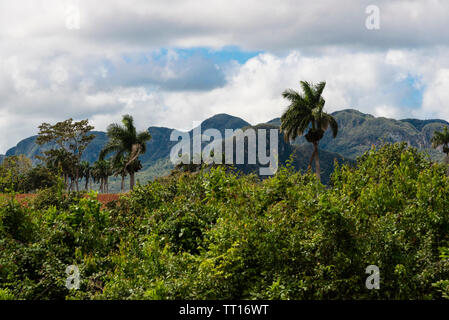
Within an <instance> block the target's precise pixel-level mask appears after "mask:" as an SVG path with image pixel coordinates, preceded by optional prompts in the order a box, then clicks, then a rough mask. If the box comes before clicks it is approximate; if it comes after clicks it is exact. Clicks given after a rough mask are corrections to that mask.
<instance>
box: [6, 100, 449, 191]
mask: <svg viewBox="0 0 449 320" xmlns="http://www.w3.org/2000/svg"><path fill="white" fill-rule="evenodd" d="M332 115H333V116H334V117H335V118H336V120H337V122H338V124H339V133H338V136H337V138H336V139H333V138H332V136H331V133H330V132H329V131H328V132H326V134H325V135H324V137H323V139H322V140H321V142H320V160H321V161H320V162H321V168H322V171H323V176H322V177H323V182H325V181H327V180H328V177H329V174H330V172H331V171H332V170H333V162H334V159H335V158H336V159H337V160H339V161H343V162H345V161H346V162H351V159H355V158H356V157H358V156H360V155H362V154H363V153H364V152H365V151H367V150H368V149H369V148H371V146H372V145H380V144H382V143H383V142H398V141H406V142H407V143H409V144H410V145H411V146H414V147H416V148H418V149H420V150H423V151H425V152H427V153H429V155H430V156H431V157H432V158H433V159H434V160H442V159H443V158H444V155H443V154H442V153H441V152H440V151H438V150H434V149H432V148H431V142H430V139H431V137H432V135H433V133H434V131H435V130H441V129H442V127H443V126H445V125H449V123H448V122H446V121H444V120H438V119H433V120H418V119H404V120H395V119H388V118H383V117H374V116H372V115H369V114H364V113H362V112H359V111H357V110H353V109H346V110H341V111H336V112H334V113H332ZM261 126H262V127H263V126H268V127H272V128H276V127H277V128H278V127H279V126H280V118H275V119H272V120H270V121H268V122H267V123H265V124H263V123H262V124H259V125H257V126H255V127H259V128H261ZM249 127H251V124H250V123H248V122H247V121H245V120H243V119H241V118H238V117H234V116H231V115H228V114H224V113H222V114H217V115H215V116H213V117H210V118H208V119H206V120H204V121H203V122H202V123H201V128H202V132H203V133H204V131H205V130H207V129H211V128H214V129H217V130H218V131H220V133H221V134H222V136H223V137H224V130H225V129H233V130H235V129H239V128H249ZM268 127H267V128H268ZM148 131H149V132H150V134H151V136H152V139H151V140H150V141H149V142H148V144H147V150H148V151H147V152H146V153H145V154H143V155H142V156H141V161H142V164H143V170H142V171H141V172H140V173H139V174H138V175H137V179H139V180H140V181H141V183H143V182H145V181H147V180H148V179H153V178H154V177H157V176H160V175H163V174H166V173H168V172H169V171H170V170H171V169H172V168H173V165H172V164H171V162H170V161H169V155H170V150H171V148H172V147H173V146H174V145H175V144H177V143H178V142H177V141H170V134H171V132H172V131H173V129H171V128H166V127H154V126H153V127H149V128H148ZM192 131H193V129H192V130H190V131H189V134H190V137H192V135H193V134H192ZM92 133H93V134H94V135H95V139H94V140H93V141H92V142H91V144H90V145H89V146H88V148H87V149H86V151H85V153H84V155H83V160H86V161H89V162H91V163H92V162H94V161H95V160H97V159H98V155H99V153H100V150H101V149H102V147H103V146H104V145H105V143H106V142H107V136H106V133H105V132H101V131H93V132H92ZM36 137H37V136H32V137H29V138H26V139H24V140H22V141H20V142H19V143H18V144H17V146H15V147H13V148H11V149H9V150H8V151H7V152H6V156H10V155H18V154H24V155H26V156H27V157H29V158H31V159H32V160H33V163H37V159H36V155H38V154H40V153H41V152H42V150H45V148H48V147H49V146H46V147H40V146H38V145H36V143H35V140H36ZM208 143H209V142H206V143H203V145H205V144H208ZM279 148H280V163H285V161H286V159H288V157H289V156H290V154H292V153H293V154H294V155H295V157H296V159H297V163H295V165H296V166H297V168H298V169H301V170H306V169H307V165H308V163H309V158H310V155H311V153H312V146H311V145H310V144H309V143H307V142H306V141H305V139H304V138H303V137H301V138H298V139H296V140H295V141H294V142H293V144H292V145H290V144H287V143H285V142H284V141H283V138H282V137H279ZM1 160H2V156H1V155H0V161H1ZM257 168H258V167H257V166H252V165H247V166H246V167H242V166H240V169H241V170H242V171H244V172H252V171H257ZM112 180H113V182H112V184H113V185H114V183H115V182H114V179H112ZM112 188H113V189H114V187H112Z"/></svg>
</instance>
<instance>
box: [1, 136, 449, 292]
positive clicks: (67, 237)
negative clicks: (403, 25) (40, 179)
mask: <svg viewBox="0 0 449 320" xmlns="http://www.w3.org/2000/svg"><path fill="white" fill-rule="evenodd" d="M446 170H447V167H446V166H444V165H441V164H436V163H432V162H430V160H429V159H428V158H427V157H425V156H424V155H422V154H420V153H418V152H417V151H416V150H415V149H413V148H409V147H407V146H406V145H405V144H395V145H390V144H387V145H385V146H383V147H381V148H380V149H374V148H373V149H372V150H370V151H368V152H367V153H366V154H365V155H364V156H362V157H360V158H359V159H358V162H357V165H356V166H355V167H351V166H341V167H340V166H338V165H337V166H336V169H335V172H334V174H333V176H332V183H331V185H330V186H329V187H325V186H323V185H322V184H320V183H319V182H318V181H317V180H316V178H315V176H314V175H312V174H304V175H302V174H301V173H298V172H295V171H294V169H293V168H292V166H291V165H287V167H284V168H280V169H279V170H278V172H277V174H276V175H275V176H273V177H271V178H269V179H265V180H263V181H260V180H259V179H258V178H257V177H255V176H251V175H249V176H248V175H247V176H245V175H243V176H238V175H236V174H234V173H232V172H231V171H228V170H227V169H226V168H222V167H217V168H210V170H209V169H208V170H202V171H199V172H195V173H192V174H189V173H180V174H178V175H174V176H171V177H167V178H164V179H158V180H157V181H155V182H151V183H149V184H148V185H146V186H136V188H135V190H134V191H132V192H130V193H128V194H126V195H123V196H122V197H121V198H120V200H119V201H117V202H115V203H114V204H111V205H109V206H108V208H107V209H103V208H102V207H101V205H100V203H98V201H97V200H96V199H95V194H91V195H90V196H89V197H88V198H84V197H81V196H80V195H76V194H74V195H73V194H71V195H63V194H62V193H61V192H59V191H58V189H57V188H50V189H47V190H46V191H42V192H41V193H40V194H39V195H38V197H37V199H36V201H35V203H34V207H33V208H32V209H26V208H23V207H21V206H20V205H19V204H17V203H16V202H10V203H9V204H8V205H7V206H5V207H4V208H2V209H1V211H0V212H2V215H1V217H2V220H1V221H2V225H1V226H2V227H1V239H0V247H1V249H2V250H0V287H1V288H4V289H2V290H4V291H1V292H3V293H1V292H0V296H2V295H4V296H5V295H6V296H11V297H14V298H18V299H22V298H25V299H63V298H67V299H440V298H447V297H448V296H449V289H448V288H449V285H448V283H449V280H448V279H449V260H448V259H447V256H448V254H447V252H448V251H447V249H444V248H448V247H449V215H448V214H447V208H448V207H449V181H448V177H447V176H446ZM72 264H74V265H77V266H78V268H79V270H80V277H81V282H80V289H79V290H70V291H69V290H68V289H66V288H65V280H66V278H67V275H66V274H65V268H66V267H67V266H68V265H72ZM368 265H376V266H378V267H379V268H380V281H381V282H380V290H368V289H367V288H366V287H365V280H366V278H367V276H368V275H367V274H366V273H365V269H366V267H367V266H368ZM5 290H6V291H5ZM5 292H7V294H6V293H5Z"/></svg>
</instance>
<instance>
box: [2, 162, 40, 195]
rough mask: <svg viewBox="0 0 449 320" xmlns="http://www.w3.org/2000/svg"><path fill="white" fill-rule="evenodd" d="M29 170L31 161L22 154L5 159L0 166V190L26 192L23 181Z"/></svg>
mask: <svg viewBox="0 0 449 320" xmlns="http://www.w3.org/2000/svg"><path fill="white" fill-rule="evenodd" d="M31 169H32V163H31V160H30V159H29V158H27V157H26V156H24V155H22V154H21V155H14V156H9V157H6V158H5V159H4V160H3V162H2V164H1V165H0V188H1V189H2V190H3V191H4V190H5V189H10V190H14V191H20V192H27V191H28V188H27V186H26V183H25V180H26V176H27V174H28V173H29V171H30V170H31Z"/></svg>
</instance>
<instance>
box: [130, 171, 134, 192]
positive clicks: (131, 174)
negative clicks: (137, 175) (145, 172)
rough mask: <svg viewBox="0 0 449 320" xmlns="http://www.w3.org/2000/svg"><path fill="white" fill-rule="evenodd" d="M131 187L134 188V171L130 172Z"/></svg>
mask: <svg viewBox="0 0 449 320" xmlns="http://www.w3.org/2000/svg"><path fill="white" fill-rule="evenodd" d="M129 189H130V190H133V189H134V172H130V173H129Z"/></svg>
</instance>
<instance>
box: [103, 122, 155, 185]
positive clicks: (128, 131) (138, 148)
mask: <svg viewBox="0 0 449 320" xmlns="http://www.w3.org/2000/svg"><path fill="white" fill-rule="evenodd" d="M122 123H123V126H121V125H119V124H117V123H113V124H111V125H109V127H108V129H107V135H108V137H109V141H108V143H107V144H106V146H105V147H104V148H103V150H102V151H101V153H100V159H104V158H105V156H106V155H108V154H109V153H115V155H114V156H113V158H112V163H118V162H119V160H120V159H121V158H124V159H125V161H124V162H123V171H124V172H125V175H126V174H129V176H130V189H131V190H132V189H133V188H134V176H135V173H136V172H137V171H138V170H140V168H139V166H138V165H134V166H133V162H134V161H136V160H138V158H139V156H140V155H141V154H142V153H145V152H146V148H147V147H146V142H147V141H148V140H150V139H151V135H150V133H149V132H148V131H142V132H137V131H136V127H135V126H134V119H133V117H132V116H130V115H124V116H123V119H122ZM135 170H136V171H135Z"/></svg>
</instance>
